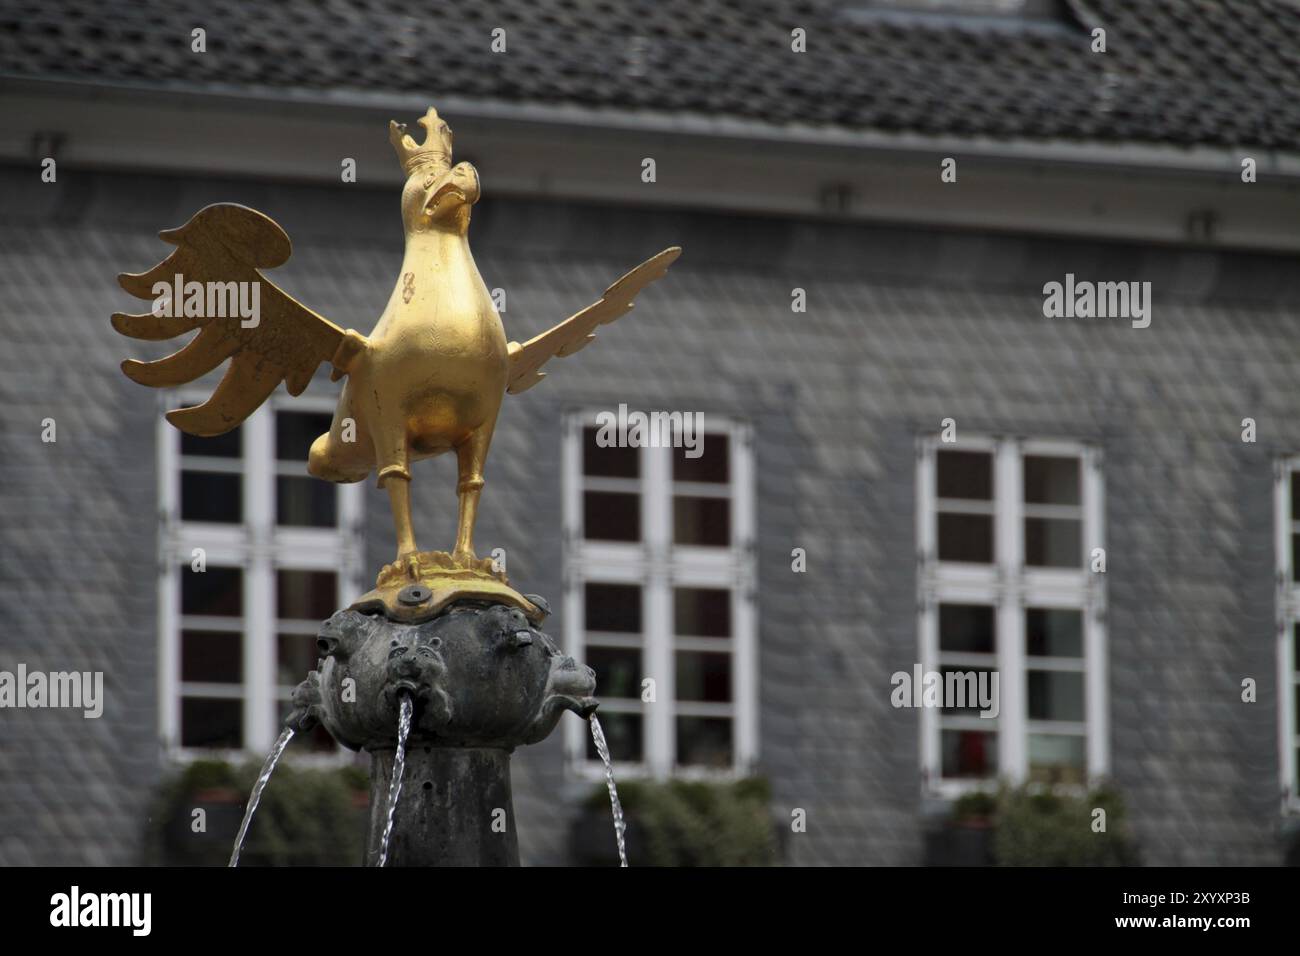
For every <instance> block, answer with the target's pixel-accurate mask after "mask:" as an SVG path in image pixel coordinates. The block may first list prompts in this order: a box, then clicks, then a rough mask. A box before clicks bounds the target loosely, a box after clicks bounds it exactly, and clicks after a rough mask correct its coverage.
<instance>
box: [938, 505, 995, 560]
mask: <svg viewBox="0 0 1300 956" xmlns="http://www.w3.org/2000/svg"><path fill="white" fill-rule="evenodd" d="M939 560H940V561H969V562H972V563H976V564H991V563H992V562H993V516H992V515H965V514H950V513H946V512H940V513H939Z"/></svg>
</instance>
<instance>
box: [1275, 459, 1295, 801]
mask: <svg viewBox="0 0 1300 956" xmlns="http://www.w3.org/2000/svg"><path fill="white" fill-rule="evenodd" d="M1273 497H1274V513H1275V515H1276V519H1277V536H1276V537H1277V544H1276V551H1277V569H1278V574H1277V582H1278V595H1277V607H1278V622H1277V667H1278V690H1279V693H1278V726H1279V733H1278V740H1279V741H1280V745H1281V753H1280V755H1279V757H1280V759H1279V761H1278V766H1279V768H1280V770H1281V784H1282V799H1283V802H1284V803H1285V804H1286V806H1287V807H1288V808H1289V809H1291V810H1296V809H1300V457H1296V458H1291V459H1289V460H1287V461H1283V462H1281V463H1279V466H1278V469H1277V473H1276V482H1275V488H1274V496H1273Z"/></svg>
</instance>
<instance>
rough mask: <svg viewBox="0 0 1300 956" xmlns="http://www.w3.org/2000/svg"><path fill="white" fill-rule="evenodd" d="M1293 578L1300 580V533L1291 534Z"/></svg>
mask: <svg viewBox="0 0 1300 956" xmlns="http://www.w3.org/2000/svg"><path fill="white" fill-rule="evenodd" d="M1291 580H1293V581H1300V534H1293V535H1291Z"/></svg>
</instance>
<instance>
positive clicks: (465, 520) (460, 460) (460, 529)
mask: <svg viewBox="0 0 1300 956" xmlns="http://www.w3.org/2000/svg"><path fill="white" fill-rule="evenodd" d="M495 426H496V422H495V421H492V422H488V423H487V424H486V425H483V426H482V427H481V428H479V429H478V430H477V431H475V432H473V433H472V434H471V435H470V436H469V438H467V439H465V441H463V442H461V443H460V444H459V445H458V446H456V465H457V471H458V472H459V475H460V480H459V481H458V482H457V484H456V494H457V496H458V497H459V499H460V515H459V520H458V521H457V524H456V551H455V554H454V557H456V558H457V559H459V560H462V561H473V560H475V556H474V520H475V518H476V517H477V516H478V498H479V494H480V493H481V492H482V490H483V462H484V461H485V460H486V459H487V453H488V446H489V445H491V444H492V429H493V428H494V427H495Z"/></svg>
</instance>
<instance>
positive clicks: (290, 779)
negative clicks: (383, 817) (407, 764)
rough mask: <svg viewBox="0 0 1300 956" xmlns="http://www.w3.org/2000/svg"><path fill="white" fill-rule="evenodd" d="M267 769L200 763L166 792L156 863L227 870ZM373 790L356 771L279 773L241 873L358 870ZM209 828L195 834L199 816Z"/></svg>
mask: <svg viewBox="0 0 1300 956" xmlns="http://www.w3.org/2000/svg"><path fill="white" fill-rule="evenodd" d="M260 770H261V767H260V765H259V764H256V763H248V764H244V765H242V766H239V767H235V766H232V765H230V764H228V763H225V762H224V761H219V760H196V761H195V762H193V763H191V764H189V765H188V766H187V767H185V768H184V769H183V770H181V771H180V772H179V773H178V774H176V775H175V776H174V777H173V778H172V779H170V780H169V781H167V782H166V783H164V784H163V786H162V787H161V788H160V791H159V794H158V797H157V800H156V804H155V808H154V810H153V812H152V813H151V815H150V822H149V834H148V839H147V841H146V844H147V847H148V849H147V857H148V859H149V861H150V862H154V863H163V864H170V865H187V866H222V865H224V864H225V863H226V862H227V860H228V859H229V857H230V851H231V849H232V848H233V845H234V840H235V836H236V834H237V833H238V830H239V823H240V820H241V819H242V818H243V813H244V806H245V805H246V803H247V800H248V797H249V794H250V793H251V792H252V789H253V783H254V782H255V781H256V779H257V775H258V773H259V771H260ZM367 787H368V782H367V778H366V775H365V773H364V772H363V771H361V770H360V769H359V768H356V767H345V768H336V769H299V768H296V767H294V766H293V765H292V764H290V763H282V764H280V766H278V767H276V770H275V774H274V775H273V776H272V777H271V780H270V783H268V784H267V786H266V789H265V790H264V791H263V792H262V800H261V803H260V804H259V805H258V808H257V814H256V816H255V817H254V818H253V824H252V827H251V828H250V829H249V832H248V839H247V840H246V842H245V843H244V850H243V853H242V854H241V855H240V861H239V862H240V865H241V866H355V865H358V864H359V863H360V862H361V858H362V852H363V849H364V845H365V822H366V813H365V809H364V805H363V804H361V800H360V798H359V797H358V796H357V794H358V793H359V792H360V793H364V792H365V791H366V789H367ZM200 808H201V809H202V810H203V811H204V816H205V828H204V829H203V830H202V831H200V832H195V830H194V827H193V821H194V811H195V810H196V809H200Z"/></svg>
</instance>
